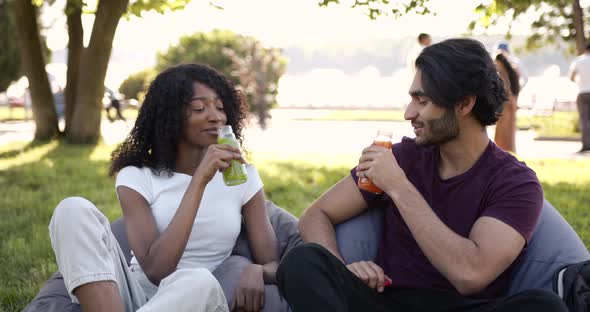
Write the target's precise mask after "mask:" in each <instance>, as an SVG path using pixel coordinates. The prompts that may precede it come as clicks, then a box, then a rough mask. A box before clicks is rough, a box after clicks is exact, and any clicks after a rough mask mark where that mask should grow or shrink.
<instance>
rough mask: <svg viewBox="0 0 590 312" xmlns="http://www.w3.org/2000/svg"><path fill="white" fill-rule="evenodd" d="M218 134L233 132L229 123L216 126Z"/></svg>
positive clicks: (223, 134)
mask: <svg viewBox="0 0 590 312" xmlns="http://www.w3.org/2000/svg"><path fill="white" fill-rule="evenodd" d="M217 132H218V135H220V136H225V135H229V134H232V133H234V131H233V130H232V128H231V126H230V125H225V126H221V127H219V128H217Z"/></svg>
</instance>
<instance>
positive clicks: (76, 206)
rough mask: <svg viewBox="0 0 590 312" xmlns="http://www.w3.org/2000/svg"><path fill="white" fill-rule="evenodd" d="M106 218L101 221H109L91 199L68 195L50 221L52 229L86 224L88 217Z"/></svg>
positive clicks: (57, 207) (56, 208)
mask: <svg viewBox="0 0 590 312" xmlns="http://www.w3.org/2000/svg"><path fill="white" fill-rule="evenodd" d="M101 217H102V218H104V219H105V220H101V223H103V222H108V219H106V217H104V216H103V215H102V214H101V213H100V211H99V210H98V209H97V208H96V206H94V204H93V203H91V202H90V201H89V200H87V199H85V198H82V197H68V198H65V199H64V200H62V201H61V202H60V203H59V204H57V206H56V207H55V210H54V211H53V216H52V217H51V221H50V223H49V228H50V230H51V229H53V228H55V227H60V228H61V227H71V226H74V227H77V226H80V225H82V224H84V222H83V221H84V220H85V219H87V218H99V219H101Z"/></svg>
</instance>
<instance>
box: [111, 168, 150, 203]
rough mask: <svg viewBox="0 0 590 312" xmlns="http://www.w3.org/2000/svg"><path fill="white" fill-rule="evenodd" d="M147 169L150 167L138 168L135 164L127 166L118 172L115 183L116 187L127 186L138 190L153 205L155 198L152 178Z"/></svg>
mask: <svg viewBox="0 0 590 312" xmlns="http://www.w3.org/2000/svg"><path fill="white" fill-rule="evenodd" d="M146 170H150V169H149V168H138V167H133V166H127V167H125V168H123V169H121V171H119V174H117V181H116V183H115V189H117V187H119V186H126V187H128V188H130V189H132V190H134V191H136V192H138V193H139V194H140V195H141V196H143V198H145V200H146V201H147V202H148V203H149V204H150V205H151V204H152V203H153V200H154V196H153V192H152V186H151V179H150V177H149V176H148V175H147V174H146Z"/></svg>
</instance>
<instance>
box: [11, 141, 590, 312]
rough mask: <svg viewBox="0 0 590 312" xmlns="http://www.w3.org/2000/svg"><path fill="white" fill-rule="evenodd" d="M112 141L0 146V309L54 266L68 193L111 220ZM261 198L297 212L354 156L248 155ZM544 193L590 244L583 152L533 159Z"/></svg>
mask: <svg viewBox="0 0 590 312" xmlns="http://www.w3.org/2000/svg"><path fill="white" fill-rule="evenodd" d="M113 148H114V146H109V145H105V144H99V145H97V146H73V145H68V144H65V143H62V142H59V141H53V142H50V143H46V144H38V145H31V144H27V143H12V144H9V145H5V146H0V189H2V196H1V197H0V237H2V239H1V240H0V311H21V310H22V309H23V308H24V307H25V306H26V304H27V303H28V302H29V301H30V300H31V299H32V298H33V297H34V295H35V294H36V293H37V291H38V290H39V288H40V287H41V285H42V284H43V283H44V282H45V280H46V279H47V278H48V277H49V276H50V275H51V274H52V273H53V272H54V271H55V270H56V265H55V260H54V256H53V252H52V250H51V246H50V243H49V238H48V230H47V225H48V223H49V220H50V218H51V214H52V211H53V208H54V207H55V206H56V205H57V203H58V202H59V201H60V200H61V199H63V198H64V197H67V196H83V197H86V198H88V199H89V200H90V201H92V202H93V203H95V204H96V205H97V206H98V207H99V208H100V209H101V210H102V211H103V212H104V213H105V214H106V215H107V216H108V217H109V218H110V219H111V220H114V219H115V218H117V217H119V216H120V215H121V212H120V209H119V208H118V203H117V198H116V195H115V192H114V179H112V178H109V177H108V176H107V167H108V163H109V162H108V159H109V154H110V151H111V150H112V149H113ZM250 159H251V161H252V163H253V164H255V165H256V166H257V168H258V169H259V171H260V174H261V177H262V180H263V182H264V183H265V191H266V194H267V197H268V198H269V199H271V200H273V201H274V202H275V203H276V204H278V205H279V206H281V207H283V208H285V209H287V210H289V211H290V212H291V213H293V214H294V215H296V216H299V215H300V214H301V212H302V211H303V210H304V209H305V208H306V207H307V206H308V205H309V204H311V202H312V201H313V200H314V199H316V198H317V197H318V196H320V195H321V194H322V193H323V192H324V191H325V190H326V189H327V188H329V187H330V186H331V185H333V184H334V183H335V182H336V181H338V180H340V179H341V178H342V177H344V176H346V175H347V174H348V170H349V168H350V167H352V166H353V165H354V164H355V162H356V160H357V159H358V155H336V156H334V155H317V154H298V155H288V156H285V155H280V154H270V153H264V154H257V153H255V152H253V153H252V154H251V155H250ZM528 164H529V165H530V166H531V167H532V168H533V169H535V171H536V172H537V174H538V176H539V178H540V180H541V181H542V183H543V187H544V189H545V195H546V197H547V198H548V199H549V201H551V202H552V203H553V204H554V205H555V206H556V207H557V208H558V209H559V210H560V211H561V213H562V214H563V215H564V216H565V217H566V219H567V220H568V221H569V222H570V223H571V224H572V226H573V227H574V228H575V229H576V230H577V232H578V233H579V234H580V236H581V237H582V239H583V240H584V243H585V244H586V246H590V226H589V225H590V209H589V208H590V207H588V203H590V159H588V158H586V159H579V160H535V161H531V162H529V163H528Z"/></svg>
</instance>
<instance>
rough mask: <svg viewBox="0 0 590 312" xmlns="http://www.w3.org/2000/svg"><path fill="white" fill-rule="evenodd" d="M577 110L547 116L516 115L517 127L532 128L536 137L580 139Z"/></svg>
mask: <svg viewBox="0 0 590 312" xmlns="http://www.w3.org/2000/svg"><path fill="white" fill-rule="evenodd" d="M578 122H579V116H578V112H555V113H553V114H551V115H548V116H527V115H526V114H519V115H517V120H516V124H517V126H518V127H519V128H533V129H535V131H536V132H537V136H538V137H544V138H571V139H580V138H581V134H580V132H579V130H578V129H576V128H577V127H578Z"/></svg>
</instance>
